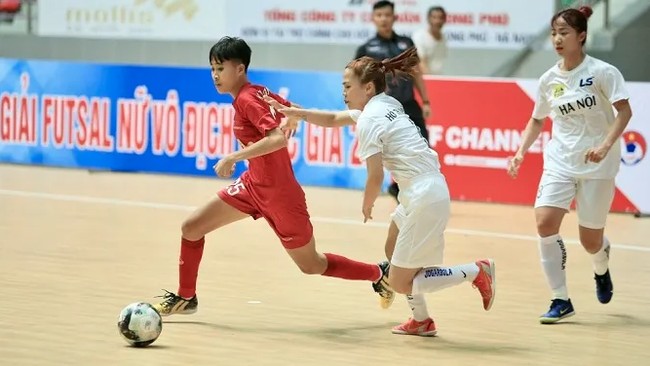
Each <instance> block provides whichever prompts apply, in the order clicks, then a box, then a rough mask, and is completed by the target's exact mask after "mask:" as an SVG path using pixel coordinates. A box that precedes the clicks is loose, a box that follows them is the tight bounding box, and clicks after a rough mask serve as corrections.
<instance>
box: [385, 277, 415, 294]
mask: <svg viewBox="0 0 650 366" xmlns="http://www.w3.org/2000/svg"><path fill="white" fill-rule="evenodd" d="M388 284H389V285H390V288H392V289H393V291H395V292H397V293H398V294H403V295H410V294H411V293H412V292H413V281H412V280H409V281H407V280H403V279H400V278H395V277H390V276H389V277H388Z"/></svg>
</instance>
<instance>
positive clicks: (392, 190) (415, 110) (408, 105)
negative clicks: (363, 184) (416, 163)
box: [388, 100, 429, 199]
mask: <svg viewBox="0 0 650 366" xmlns="http://www.w3.org/2000/svg"><path fill="white" fill-rule="evenodd" d="M402 105H403V106H404V112H405V113H406V114H407V115H408V116H409V117H410V118H411V121H413V123H414V124H415V125H416V126H417V127H418V129H419V130H420V135H422V137H424V138H425V139H426V140H427V142H429V130H427V125H426V123H425V122H424V116H423V115H422V107H420V105H419V104H418V102H416V101H415V100H409V101H406V102H402ZM388 193H389V194H390V195H391V196H393V197H395V199H397V194H398V193H399V186H398V185H397V183H396V182H393V183H391V185H390V186H389V187H388Z"/></svg>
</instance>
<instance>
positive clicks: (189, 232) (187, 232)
mask: <svg viewBox="0 0 650 366" xmlns="http://www.w3.org/2000/svg"><path fill="white" fill-rule="evenodd" d="M181 234H182V235H183V238H185V239H187V240H191V241H196V240H199V239H201V238H202V237H204V236H205V233H202V232H200V230H198V228H197V225H196V220H193V219H192V218H188V219H186V220H185V221H183V224H182V225H181Z"/></svg>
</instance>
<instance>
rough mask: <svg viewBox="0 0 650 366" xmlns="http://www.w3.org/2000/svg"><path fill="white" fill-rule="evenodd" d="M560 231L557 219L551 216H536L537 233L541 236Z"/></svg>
mask: <svg viewBox="0 0 650 366" xmlns="http://www.w3.org/2000/svg"><path fill="white" fill-rule="evenodd" d="M559 232H560V227H559V225H558V223H557V220H554V219H553V218H552V217H548V216H541V217H538V218H537V234H539V236H541V237H542V238H545V237H547V236H551V235H555V234H557V233H559Z"/></svg>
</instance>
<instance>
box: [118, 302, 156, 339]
mask: <svg viewBox="0 0 650 366" xmlns="http://www.w3.org/2000/svg"><path fill="white" fill-rule="evenodd" d="M117 329H118V330H119V331H120V335H121V336H122V338H124V340H125V341H126V342H127V343H128V344H130V345H132V346H134V347H147V346H148V345H150V344H152V343H153V342H154V341H155V340H156V339H158V336H160V333H161V332H162V318H161V317H160V314H159V313H158V311H157V310H156V309H155V308H154V307H153V306H152V305H151V304H148V303H146V302H134V303H132V304H129V305H127V306H126V307H125V308H124V309H122V312H120V317H119V318H118V320H117Z"/></svg>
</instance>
